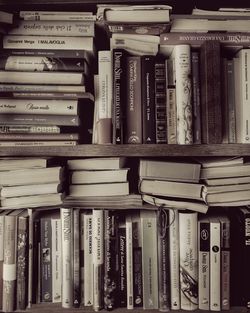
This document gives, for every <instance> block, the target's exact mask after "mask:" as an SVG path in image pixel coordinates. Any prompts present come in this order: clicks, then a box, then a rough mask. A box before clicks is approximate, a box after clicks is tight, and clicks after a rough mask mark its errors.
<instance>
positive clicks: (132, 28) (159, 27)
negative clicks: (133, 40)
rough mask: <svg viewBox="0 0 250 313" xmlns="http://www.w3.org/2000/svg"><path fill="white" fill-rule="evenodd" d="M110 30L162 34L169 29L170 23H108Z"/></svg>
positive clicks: (112, 31) (127, 32)
mask: <svg viewBox="0 0 250 313" xmlns="http://www.w3.org/2000/svg"><path fill="white" fill-rule="evenodd" d="M107 27H108V30H109V31H110V32H111V33H125V34H141V33H142V32H143V34H145V35H146V34H147V35H160V34H161V33H162V32H167V31H169V28H170V25H169V24H165V23H158V24H155V23H149V24H148V23H147V24H142V23H115V22H112V23H109V24H107Z"/></svg>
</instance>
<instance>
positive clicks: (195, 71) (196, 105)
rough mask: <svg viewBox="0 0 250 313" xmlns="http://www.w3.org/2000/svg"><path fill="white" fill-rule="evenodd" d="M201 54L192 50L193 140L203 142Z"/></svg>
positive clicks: (198, 142) (197, 142)
mask: <svg viewBox="0 0 250 313" xmlns="http://www.w3.org/2000/svg"><path fill="white" fill-rule="evenodd" d="M199 63H200V55H199V52H198V51H192V52H191V67H192V91H193V95H192V100H193V137H194V138H193V140H194V143H196V144H200V143H201V107H200V105H201V103H200V73H199V69H200V65H199Z"/></svg>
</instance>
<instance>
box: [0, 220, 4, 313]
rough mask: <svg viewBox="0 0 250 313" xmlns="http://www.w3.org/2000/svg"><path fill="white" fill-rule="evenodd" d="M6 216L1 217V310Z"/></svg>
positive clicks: (0, 308) (0, 303)
mask: <svg viewBox="0 0 250 313" xmlns="http://www.w3.org/2000/svg"><path fill="white" fill-rule="evenodd" d="M3 245H4V216H3V215H0V310H2V305H3V260H4V250H3Z"/></svg>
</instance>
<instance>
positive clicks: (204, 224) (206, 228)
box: [198, 220, 210, 310]
mask: <svg viewBox="0 0 250 313" xmlns="http://www.w3.org/2000/svg"><path fill="white" fill-rule="evenodd" d="M198 249H199V250H198V254H199V275H198V277H199V280H198V281H199V285H198V287H199V290H198V294H199V309H200V310H209V307H210V303H209V301H210V295H209V294H210V288H209V280H210V224H209V221H208V220H207V221H205V220H201V221H198Z"/></svg>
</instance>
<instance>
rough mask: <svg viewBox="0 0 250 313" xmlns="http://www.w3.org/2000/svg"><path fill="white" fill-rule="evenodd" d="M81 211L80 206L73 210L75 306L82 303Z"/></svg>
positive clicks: (77, 306)
mask: <svg viewBox="0 0 250 313" xmlns="http://www.w3.org/2000/svg"><path fill="white" fill-rule="evenodd" d="M79 218H80V212H79V208H74V210H73V225H74V226H73V228H74V233H73V245H74V261H73V284H74V289H73V306H74V307H75V308H79V306H80V303H81V292H80V237H79V230H80V224H79Z"/></svg>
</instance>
